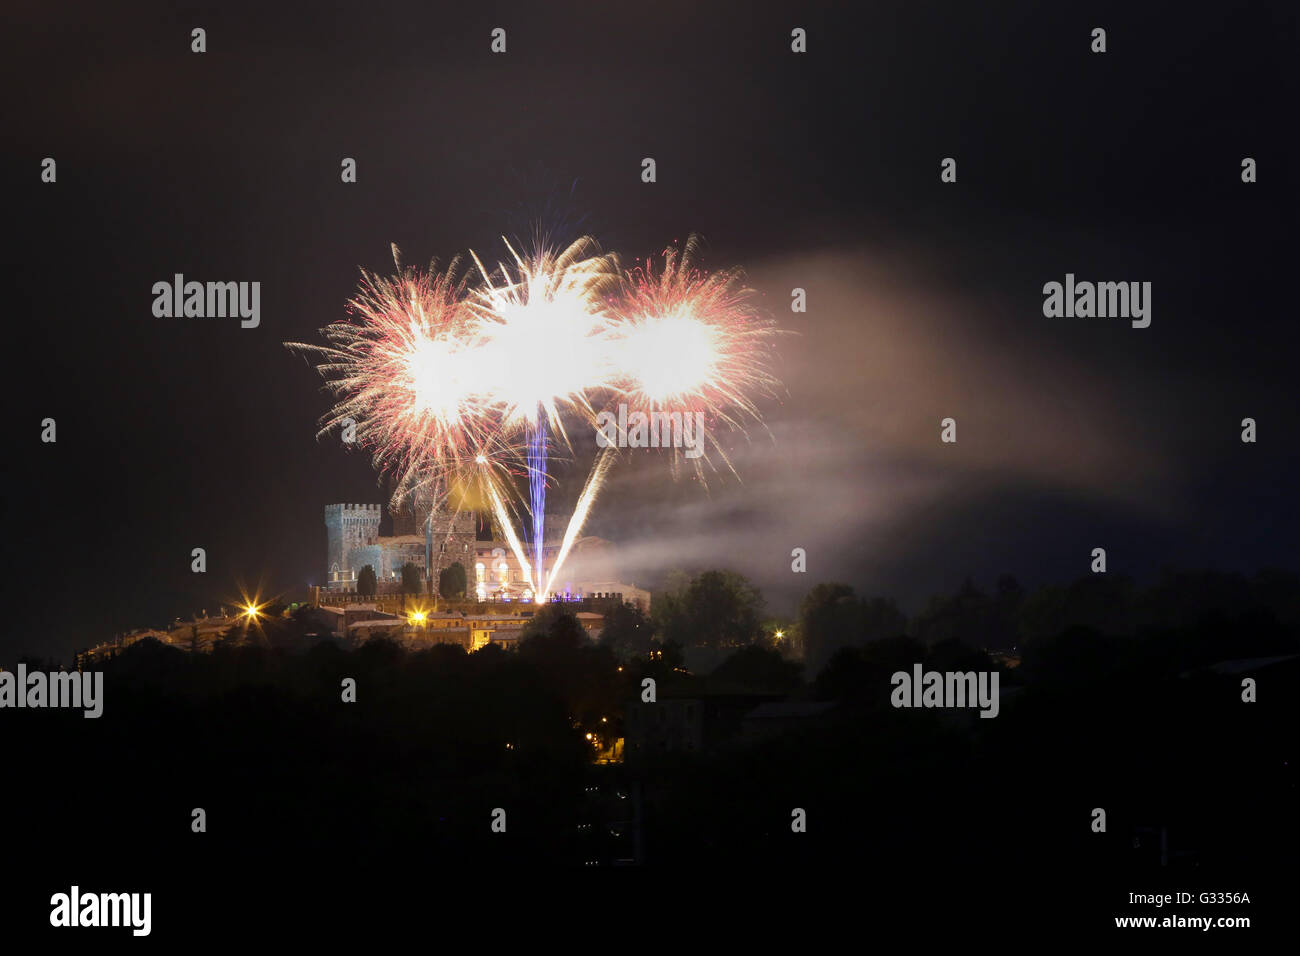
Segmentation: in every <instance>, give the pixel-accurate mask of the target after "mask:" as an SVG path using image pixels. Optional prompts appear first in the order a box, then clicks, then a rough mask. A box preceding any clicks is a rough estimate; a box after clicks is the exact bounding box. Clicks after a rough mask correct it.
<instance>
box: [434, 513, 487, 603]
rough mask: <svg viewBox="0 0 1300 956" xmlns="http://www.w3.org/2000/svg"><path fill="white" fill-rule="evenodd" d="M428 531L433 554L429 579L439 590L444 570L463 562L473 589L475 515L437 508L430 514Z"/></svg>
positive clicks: (462, 565) (462, 564) (467, 578)
mask: <svg viewBox="0 0 1300 956" xmlns="http://www.w3.org/2000/svg"><path fill="white" fill-rule="evenodd" d="M425 528H426V531H427V533H426V538H425V540H426V542H427V543H426V547H427V549H428V552H429V580H430V582H431V586H432V587H433V588H434V589H435V590H436V589H437V587H438V575H439V574H440V573H441V572H442V569H443V568H448V567H450V566H451V565H453V564H455V563H456V562H457V561H459V562H460V564H461V567H463V568H464V569H465V578H466V581H468V582H469V584H470V587H473V580H474V541H475V537H476V535H475V519H474V512H472V511H460V512H455V513H453V512H451V511H446V510H444V509H441V508H438V509H435V510H434V511H433V512H432V514H430V515H429V520H428V522H427V524H426V525H425Z"/></svg>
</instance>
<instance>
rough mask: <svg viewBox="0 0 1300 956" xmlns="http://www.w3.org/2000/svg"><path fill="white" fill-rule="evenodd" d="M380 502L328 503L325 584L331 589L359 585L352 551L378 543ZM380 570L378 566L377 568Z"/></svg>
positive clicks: (343, 588)
mask: <svg viewBox="0 0 1300 956" xmlns="http://www.w3.org/2000/svg"><path fill="white" fill-rule="evenodd" d="M380 516H381V513H380V507H379V505H358V504H345V505H344V504H340V505H326V506H325V534H326V538H327V541H328V544H327V548H326V567H325V585H326V587H329V588H338V589H341V590H352V589H353V588H355V587H356V579H357V572H358V571H360V570H361V569H360V568H359V567H357V568H354V567H352V566H351V563H350V562H351V554H352V552H353V551H355V550H357V549H358V548H365V547H369V546H372V545H376V544H377V543H378V541H379V519H380ZM375 571H376V573H378V571H379V569H378V568H376V569H375Z"/></svg>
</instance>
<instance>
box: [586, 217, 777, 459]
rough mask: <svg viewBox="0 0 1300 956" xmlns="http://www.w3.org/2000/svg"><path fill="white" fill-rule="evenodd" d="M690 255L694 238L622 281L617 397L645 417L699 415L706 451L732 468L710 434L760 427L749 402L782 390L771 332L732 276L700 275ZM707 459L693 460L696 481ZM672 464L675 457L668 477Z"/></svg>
mask: <svg viewBox="0 0 1300 956" xmlns="http://www.w3.org/2000/svg"><path fill="white" fill-rule="evenodd" d="M698 250H699V240H698V238H697V237H696V236H694V235H692V236H690V237H689V238H688V239H687V241H686V244H685V246H684V247H683V248H682V249H680V250H679V249H677V248H675V247H670V248H669V249H667V250H665V252H664V253H663V265H662V266H661V267H660V268H658V269H657V270H656V269H654V268H653V267H652V266H651V265H650V264H649V263H647V265H646V266H645V267H643V268H639V269H633V270H631V271H629V272H628V273H627V274H626V276H625V289H624V294H623V295H622V297H621V298H620V299H619V300H618V301H617V305H616V308H615V331H614V332H613V333H612V336H611V339H612V343H611V344H612V350H613V353H614V357H613V360H612V361H613V364H614V366H615V367H616V368H617V369H618V370H619V373H620V374H619V376H618V378H617V384H618V385H619V392H618V395H617V399H618V401H621V402H626V403H627V405H628V406H629V408H637V409H641V410H644V411H646V412H656V411H666V412H670V413H672V412H681V413H682V414H683V415H687V414H694V413H700V414H701V415H702V416H703V421H704V422H705V424H706V429H707V434H708V436H709V437H708V442H709V445H710V446H711V447H712V448H713V450H714V451H715V452H716V453H717V454H718V456H719V457H720V458H721V459H722V460H723V461H724V462H726V464H727V466H728V467H729V468H730V467H731V465H730V461H729V460H728V459H727V457H726V453H725V452H724V451H723V449H722V446H721V445H720V444H719V443H718V441H717V438H716V435H717V433H718V431H719V430H722V429H727V430H734V431H739V432H742V433H743V431H744V429H745V426H746V425H747V424H750V423H759V422H761V418H760V416H759V413H758V408H757V407H756V405H755V404H754V402H755V399H756V398H757V397H758V396H761V395H765V394H766V395H775V394H776V393H777V390H778V389H779V386H780V383H779V382H778V381H777V379H776V378H775V376H774V375H773V374H772V371H771V365H772V357H773V350H774V340H775V338H776V336H777V335H778V334H779V332H778V330H776V329H775V328H774V327H773V323H772V322H771V320H769V319H767V318H765V317H763V316H762V315H761V313H759V311H758V310H757V308H756V307H755V306H754V305H753V296H754V292H753V290H752V289H749V288H748V287H746V286H745V285H744V283H743V281H742V275H741V273H740V271H739V270H735V269H732V270H726V271H720V272H713V273H706V272H703V271H702V270H700V269H697V268H696V267H695V265H694V261H695V258H696V255H697V254H698ZM707 460H708V459H707V456H705V457H702V458H699V459H696V461H695V464H696V470H697V474H698V475H699V476H700V477H703V465H704V463H705V462H707ZM680 461H681V456H680V454H678V455H675V456H674V458H673V464H674V472H675V471H676V466H678V465H679V464H680ZM732 470H733V471H734V469H732Z"/></svg>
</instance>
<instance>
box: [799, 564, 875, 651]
mask: <svg viewBox="0 0 1300 956" xmlns="http://www.w3.org/2000/svg"><path fill="white" fill-rule="evenodd" d="M799 631H800V633H801V635H802V636H803V647H804V662H805V664H806V665H807V666H808V669H809V671H810V672H815V671H817V670H820V669H821V667H822V666H823V665H824V664H825V663H826V662H827V661H828V660H829V659H830V657H831V655H832V654H834V653H835V651H836V650H838V649H839V648H841V647H846V646H850V645H854V644H859V643H861V641H862V633H863V612H862V602H861V601H859V600H858V599H857V596H856V595H855V594H854V593H853V588H851V587H849V586H848V585H847V584H839V583H833V582H832V583H826V582H823V583H821V584H818V585H816V586H815V587H814V588H813V589H812V590H811V591H809V592H808V593H807V594H806V595H804V599H803V601H802V602H800V604H799Z"/></svg>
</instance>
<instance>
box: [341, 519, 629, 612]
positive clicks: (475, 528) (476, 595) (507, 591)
mask: <svg viewBox="0 0 1300 956" xmlns="http://www.w3.org/2000/svg"><path fill="white" fill-rule="evenodd" d="M392 517H393V533H392V534H391V535H387V536H381V535H380V534H379V523H380V521H381V520H382V518H383V509H382V508H381V506H380V505H372V504H333V505H326V506H325V529H326V537H327V555H326V568H327V570H326V575H325V587H326V589H327V590H331V591H343V592H347V591H355V590H356V589H357V577H358V575H359V574H360V572H361V569H362V568H364V567H365V566H366V565H369V566H370V567H371V568H373V569H374V572H375V578H376V581H377V582H378V584H379V585H381V586H384V585H390V586H393V585H398V584H400V583H401V580H402V568H403V566H405V565H407V564H412V565H414V566H415V567H416V569H417V570H418V572H419V574H420V579H421V581H422V582H423V587H422V590H423V591H425V592H427V593H436V592H437V590H438V580H439V575H440V574H441V573H442V571H443V570H444V569H446V568H448V567H450V566H451V565H452V564H454V563H457V562H459V564H460V565H461V566H462V567H463V568H464V569H465V577H466V592H467V593H466V597H469V598H471V599H477V600H479V601H532V600H534V599H535V597H536V595H535V594H534V591H533V581H535V580H536V578H535V577H534V578H533V580H529V579H528V577H527V576H526V575H525V574H524V571H523V569H522V568H521V567H520V564H519V561H518V559H517V558H516V557H515V553H514V550H513V549H512V548H511V547H510V545H509V543H508V542H507V541H505V540H504V538H503V536H502V535H501V534H500V532H499V529H497V528H496V527H495V525H494V522H493V521H492V520H491V518H490V516H488V515H486V514H484V513H482V512H475V511H458V512H452V511H449V510H444V509H442V508H430V507H428V506H424V507H420V506H418V505H417V506H412V505H407V506H406V507H404V508H402V509H401V510H399V511H397V512H395V513H394V514H393V516H392ZM569 519H570V515H568V514H555V515H547V516H546V519H545V530H544V533H543V535H542V580H544V581H545V580H548V579H549V576H550V573H551V570H552V568H553V567H554V562H555V558H556V556H557V554H558V553H559V550H560V545H561V543H562V542H563V539H564V532H565V529H566V528H567V527H568V524H569ZM524 548H525V553H526V556H527V558H528V560H529V561H530V562H532V561H534V548H533V545H532V542H531V541H526V542H524ZM614 561H615V553H614V548H613V545H611V544H610V542H608V541H604V540H603V539H601V538H595V537H581V538H578V539H577V540H576V541H575V542H574V543H573V547H572V548H571V549H570V551H569V555H568V557H567V558H566V560H565V563H564V566H563V568H562V572H563V573H562V575H561V578H560V579H558V580H556V581H554V582H552V593H550V594H547V595H544V597H545V598H557V597H558V598H565V597H582V596H590V595H593V594H610V593H620V594H622V595H623V596H624V600H626V601H629V602H631V603H633V604H636V605H638V606H640V607H641V608H642V609H643V610H647V611H648V610H649V606H650V594H649V592H647V591H645V590H643V589H640V588H637V587H634V586H633V585H631V584H624V583H620V574H619V572H618V570H617V569H616V568H615V564H614Z"/></svg>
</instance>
